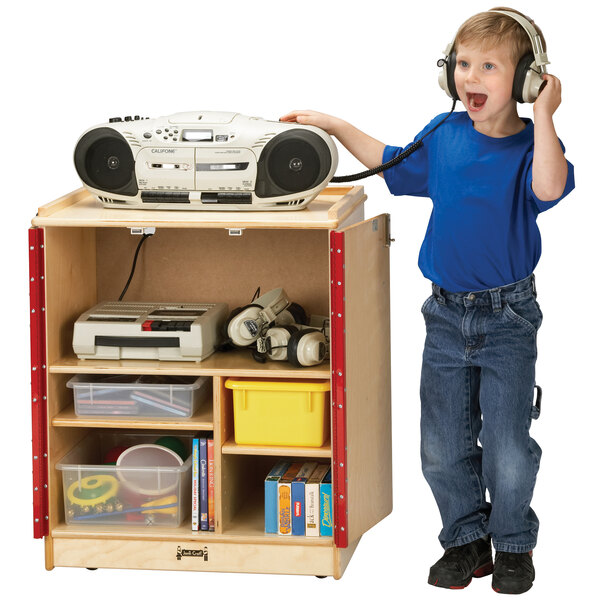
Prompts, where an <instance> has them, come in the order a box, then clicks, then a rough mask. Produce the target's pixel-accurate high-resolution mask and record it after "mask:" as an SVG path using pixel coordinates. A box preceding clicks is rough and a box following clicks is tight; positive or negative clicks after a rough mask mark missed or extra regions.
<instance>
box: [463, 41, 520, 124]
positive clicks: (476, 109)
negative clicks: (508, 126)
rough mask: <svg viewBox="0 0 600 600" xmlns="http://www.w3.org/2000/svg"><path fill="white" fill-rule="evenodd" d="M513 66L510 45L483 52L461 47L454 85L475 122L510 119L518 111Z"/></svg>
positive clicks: (480, 49)
mask: <svg viewBox="0 0 600 600" xmlns="http://www.w3.org/2000/svg"><path fill="white" fill-rule="evenodd" d="M514 75H515V65H514V64H513V62H512V60H511V57H510V54H509V50H508V48H507V47H506V45H500V46H495V47H493V48H490V49H486V50H483V49H482V48H481V47H480V46H479V45H476V44H459V45H458V48H457V51H456V69H455V71H454V82H455V84H456V91H457V92H458V96H459V98H460V101H461V102H462V103H463V104H464V106H465V108H466V109H467V111H468V113H469V116H470V117H471V119H472V120H473V121H474V122H475V123H483V122H488V123H493V122H497V121H498V120H502V119H508V118H509V117H510V116H512V115H513V114H514V112H515V111H516V102H515V100H513V99H512V86H513V78H514Z"/></svg>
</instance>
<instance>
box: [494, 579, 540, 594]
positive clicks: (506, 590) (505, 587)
mask: <svg viewBox="0 0 600 600" xmlns="http://www.w3.org/2000/svg"><path fill="white" fill-rule="evenodd" d="M532 587H533V582H532V583H528V584H525V585H523V584H514V583H513V584H506V583H505V584H502V583H498V582H497V581H494V580H493V579H492V589H493V590H494V591H495V592H497V593H498V594H513V595H516V594H524V593H525V592H528V591H529V590H530V589H531V588H532Z"/></svg>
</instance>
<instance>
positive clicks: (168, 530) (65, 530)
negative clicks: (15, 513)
mask: <svg viewBox="0 0 600 600" xmlns="http://www.w3.org/2000/svg"><path fill="white" fill-rule="evenodd" d="M51 535H52V537H54V538H57V539H59V538H62V539H90V538H93V539H110V540H140V541H178V542H182V541H190V542H192V541H197V542H202V543H208V542H235V543H248V544H263V543H264V544H280V545H293V546H298V545H301V546H326V547H333V538H331V537H306V536H300V535H294V536H284V535H277V534H267V533H264V509H263V506H262V504H258V503H253V504H252V505H251V506H250V507H249V508H248V509H245V510H242V511H240V513H239V514H238V515H237V516H236V520H235V524H234V525H233V526H232V527H230V528H229V529H228V530H227V532H225V533H215V532H208V531H192V525H191V521H190V520H187V521H185V522H184V523H183V524H182V525H181V526H180V527H142V526H138V527H135V526H130V527H121V526H117V525H113V526H104V527H103V526H98V525H76V526H73V525H67V524H66V523H61V524H60V525H57V526H56V527H54V529H53V530H52V533H51Z"/></svg>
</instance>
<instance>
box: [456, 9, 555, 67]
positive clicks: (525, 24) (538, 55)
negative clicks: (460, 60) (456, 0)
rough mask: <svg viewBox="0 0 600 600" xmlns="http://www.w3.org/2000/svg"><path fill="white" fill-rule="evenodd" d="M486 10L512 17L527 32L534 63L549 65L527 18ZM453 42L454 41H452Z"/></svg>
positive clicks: (512, 13)
mask: <svg viewBox="0 0 600 600" xmlns="http://www.w3.org/2000/svg"><path fill="white" fill-rule="evenodd" d="M487 12H491V13H497V14H499V15H506V16H507V17H510V18H511V19H514V20H515V21H516V22H517V23H518V24H519V25H521V27H522V28H523V29H524V30H525V32H526V33H527V36H528V37H529V41H530V42H531V48H532V50H533V56H534V57H535V64H536V65H537V66H538V67H544V66H545V65H549V64H550V61H549V60H548V55H547V54H546V52H544V45H543V44H542V37H541V36H540V34H539V33H538V32H537V30H536V28H535V27H534V26H533V24H532V23H531V21H530V20H529V19H526V18H525V17H523V16H521V15H519V14H517V13H514V12H511V11H508V10H488V11H487ZM452 43H453V44H454V42H452ZM542 72H543V73H545V72H546V70H545V69H542Z"/></svg>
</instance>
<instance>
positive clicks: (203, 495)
mask: <svg viewBox="0 0 600 600" xmlns="http://www.w3.org/2000/svg"><path fill="white" fill-rule="evenodd" d="M199 458H200V468H199V474H198V476H199V479H200V498H199V503H200V530H201V531H208V455H207V448H206V438H200V452H199Z"/></svg>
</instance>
